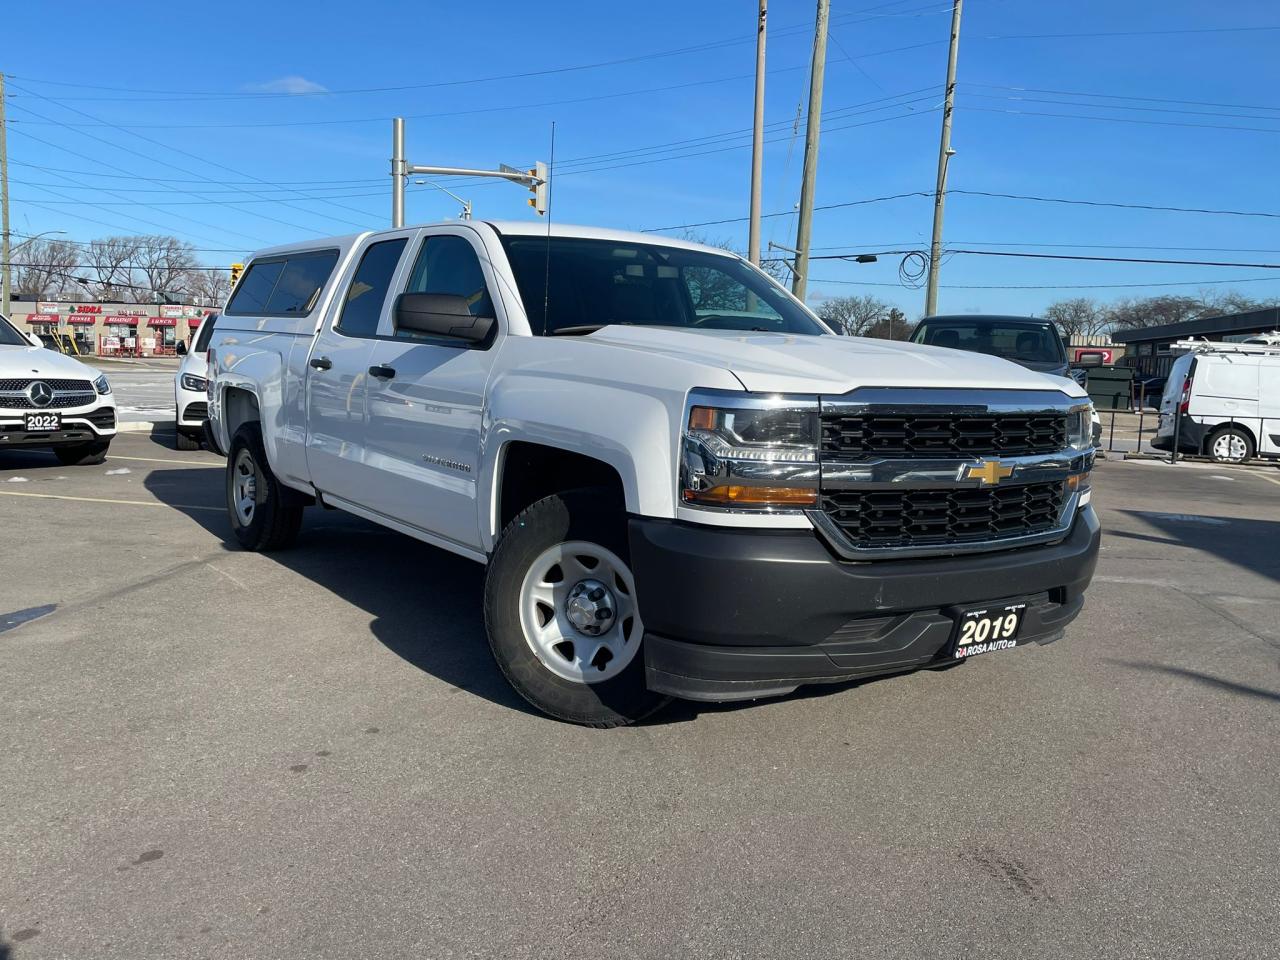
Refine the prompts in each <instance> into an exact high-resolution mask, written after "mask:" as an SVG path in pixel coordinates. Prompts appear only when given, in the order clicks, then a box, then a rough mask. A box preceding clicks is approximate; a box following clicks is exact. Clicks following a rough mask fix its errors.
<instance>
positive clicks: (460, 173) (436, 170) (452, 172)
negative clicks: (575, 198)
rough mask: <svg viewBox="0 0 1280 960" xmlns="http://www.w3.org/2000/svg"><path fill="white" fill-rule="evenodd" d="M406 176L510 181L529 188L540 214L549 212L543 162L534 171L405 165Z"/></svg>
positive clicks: (533, 203) (534, 204)
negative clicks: (480, 178) (489, 178)
mask: <svg viewBox="0 0 1280 960" xmlns="http://www.w3.org/2000/svg"><path fill="white" fill-rule="evenodd" d="M404 175H405V176H410V177H413V176H428V177H496V178H498V179H499V180H508V181H510V182H511V183H518V184H520V185H522V186H525V187H528V188H529V190H530V192H531V193H532V194H533V196H532V197H531V198H530V199H529V206H531V207H533V208H534V209H535V210H536V211H538V213H540V214H543V213H546V212H547V190H548V180H549V178H548V176H547V165H546V164H545V163H543V162H542V161H541V160H539V161H538V163H537V165H536V166H535V167H534V168H533V169H532V170H516V169H514V168H512V167H503V169H501V170H470V169H467V168H466V167H424V166H420V165H419V164H416V163H406V164H405V165H404Z"/></svg>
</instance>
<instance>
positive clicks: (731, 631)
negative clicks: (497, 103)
mask: <svg viewBox="0 0 1280 960" xmlns="http://www.w3.org/2000/svg"><path fill="white" fill-rule="evenodd" d="M957 356H958V355H957V354H956V353H955V352H954V351H948V350H941V349H938V348H935V347H931V346H927V345H915V344H901V343H890V342H886V341H875V340H862V339H856V338H849V337H839V336H836V335H834V333H833V332H832V331H831V330H830V329H829V328H827V327H826V326H825V325H824V324H823V323H822V321H820V320H819V319H818V318H817V317H816V316H814V315H813V313H811V312H810V311H809V310H808V308H807V307H805V305H804V304H803V303H801V302H800V301H799V300H797V299H796V298H794V297H793V296H792V295H791V294H790V293H789V292H788V291H786V290H785V289H784V288H782V287H781V286H780V285H778V284H777V283H776V282H775V281H773V280H772V279H771V278H770V277H768V275H767V274H765V273H763V272H762V271H760V270H759V269H758V268H756V267H755V266H753V265H751V264H750V263H748V262H746V261H745V260H743V259H742V258H740V257H738V256H736V255H733V254H731V253H727V252H726V251H724V250H719V249H715V248H710V247H705V246H701V245H698V244H693V243H687V242H684V241H678V240H670V239H666V238H660V237H655V236H651V235H648V234H634V233H626V232H622V231H615V230H606V229H601V228H593V227H578V226H569V225H561V224H557V225H555V226H554V227H551V228H550V229H548V228H547V227H546V226H545V225H542V224H530V223H511V222H475V221H467V222H453V223H443V224H431V225H425V226H416V227H408V228H402V229H394V230H387V231H379V232H377V233H366V234H359V235H355V236H349V237H339V238H334V239H332V240H324V241H315V242H309V243H305V244H296V245H289V246H285V247H278V248H273V249H270V250H265V251H262V252H261V253H259V254H257V255H256V256H255V257H253V258H252V260H251V261H250V263H249V264H248V267H247V269H246V271H245V273H244V275H243V277H242V279H241V280H240V283H239V284H238V286H237V288H236V290H235V292H234V293H233V295H232V297H231V299H230V301H229V302H228V304H227V307H226V309H225V310H224V311H223V313H222V315H221V316H220V318H219V321H218V326H217V328H216V330H215V331H214V334H213V339H212V341H211V344H210V366H209V377H210V379H211V388H210V407H209V416H210V428H211V429H210V434H211V436H212V438H213V440H214V442H215V443H216V445H217V446H218V447H219V448H221V449H222V450H224V451H226V453H227V455H228V466H227V479H226V491H227V506H228V516H229V521H230V523H231V527H232V530H233V532H234V533H235V535H236V537H237V539H238V540H239V542H240V543H241V544H243V545H244V546H245V547H247V548H249V549H256V550H272V549H280V548H283V547H285V546H288V545H290V544H291V543H292V542H293V540H294V539H295V537H296V534H297V532H298V529H299V526H300V524H301V522H302V516H303V513H304V510H305V508H306V507H307V506H308V505H311V504H315V503H321V504H323V505H325V506H329V507H335V508H338V509H342V510H346V511H348V512H350V513H352V514H355V515H357V516H361V517H364V518H366V519H368V520H371V521H373V522H376V523H379V524H382V525H384V526H387V527H389V528H391V529H394V530H398V531H400V532H402V533H405V534H407V535H409V536H412V537H416V538H418V539H420V540H423V541H425V542H427V543H431V544H434V545H436V546H438V547H440V548H442V549H445V550H448V551H451V552H453V553H455V554H458V555H459V556H461V557H465V558H468V559H470V560H474V561H477V562H480V563H484V564H486V565H487V568H488V569H487V574H486V594H485V605H486V625H487V626H486V629H487V634H488V640H489V644H490V648H491V649H492V650H493V653H494V656H495V660H496V662H497V664H498V666H499V668H500V669H501V670H502V672H503V674H504V675H505V676H506V677H507V678H508V680H509V681H510V682H511V683H512V685H513V686H514V687H515V689H516V690H517V691H519V692H520V693H521V695H522V696H524V697H525V698H526V699H528V700H529V701H530V702H531V703H533V704H534V705H536V706H537V707H538V708H539V709H541V710H543V711H545V712H546V713H548V714H550V715H552V716H555V717H558V718H561V719H564V720H568V721H572V722H577V723H583V724H587V725H592V726H612V725H616V724H619V723H629V722H634V721H635V720H637V719H640V718H641V717H643V716H646V715H648V714H649V713H650V712H652V711H653V710H655V709H657V708H658V707H659V706H660V705H661V704H662V702H664V700H665V699H666V698H668V697H672V696H677V697H687V698H692V699H704V700H731V699H751V698H757V697H764V696H774V695H778V694H782V693H786V692H788V691H790V690H794V689H795V688H796V687H798V686H800V685H801V684H806V683H820V682H834V681H839V680H846V679H850V678H855V677H860V676H870V675H876V674H884V673H893V672H901V671H903V670H909V669H916V668H921V667H930V666H941V665H948V664H951V663H955V662H958V661H960V660H963V659H966V658H968V657H971V656H973V655H975V654H977V653H985V652H990V651H994V650H1005V649H1009V648H1011V647H1015V646H1025V645H1027V644H1029V643H1040V644H1043V643H1047V642H1050V641H1052V640H1055V639H1057V638H1058V637H1059V636H1061V635H1062V633H1063V630H1064V628H1065V627H1066V625H1067V624H1068V623H1069V622H1070V621H1071V620H1072V619H1074V617H1075V616H1076V615H1077V614H1078V613H1079V611H1080V609H1081V605H1082V603H1083V593H1084V589H1085V587H1086V586H1087V584H1088V582H1089V579H1090V578H1091V576H1092V572H1093V568H1094V564H1095V562H1096V555H1097V548H1098V537H1099V530H1098V523H1097V519H1096V516H1095V515H1094V513H1093V510H1092V508H1091V506H1090V496H1091V489H1090V469H1091V467H1092V463H1093V451H1092V448H1091V446H1090V443H1089V434H1090V430H1089V424H1090V413H1091V408H1090V405H1089V403H1088V399H1087V397H1086V396H1085V395H1084V393H1083V391H1082V390H1081V389H1080V388H1079V387H1078V386H1077V385H1076V384H1074V383H1073V382H1072V381H1069V380H1064V379H1062V378H1056V377H1046V376H1043V375H1041V374H1039V373H1037V372H1034V371H1032V370H1028V369H1026V368H1024V367H1022V366H1018V365H1016V364H1012V363H1008V362H1006V361H1004V360H1001V359H998V358H995V357H991V356H982V355H972V356H964V357H963V359H961V360H959V361H957V359H956V357H957ZM424 602H429V601H424Z"/></svg>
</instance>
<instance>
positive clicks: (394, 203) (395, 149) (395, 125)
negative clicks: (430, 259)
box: [391, 117, 404, 227]
mask: <svg viewBox="0 0 1280 960" xmlns="http://www.w3.org/2000/svg"><path fill="white" fill-rule="evenodd" d="M391 226H393V227H403V226H404V117H395V118H393V119H392V121H391Z"/></svg>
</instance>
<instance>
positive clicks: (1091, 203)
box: [930, 188, 1280, 219]
mask: <svg viewBox="0 0 1280 960" xmlns="http://www.w3.org/2000/svg"><path fill="white" fill-rule="evenodd" d="M947 192H948V193H960V194H964V195H966V196H970V197H998V198H1000V199H1004V200H1030V201H1035V202H1037V203H1064V204H1071V205H1076V206H1083V207H1115V208H1119V209H1122V210H1157V211H1160V212H1164V213H1206V214H1213V215H1216V216H1225V217H1267V218H1270V219H1280V213H1266V212H1260V211H1257V210H1214V209H1206V208H1202V207H1168V206H1159V205H1157V204H1150V203H1118V202H1115V201H1109V200H1072V199H1067V198H1065V197H1040V196H1035V195H1032V194H1025V193H996V192H994V191H990V190H957V189H954V188H949V189H948V190H947ZM930 196H932V194H930Z"/></svg>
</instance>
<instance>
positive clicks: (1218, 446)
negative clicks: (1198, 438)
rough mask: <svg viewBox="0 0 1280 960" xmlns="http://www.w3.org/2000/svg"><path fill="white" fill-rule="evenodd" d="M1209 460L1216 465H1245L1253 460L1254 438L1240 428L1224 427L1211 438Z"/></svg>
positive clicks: (1208, 444)
mask: <svg viewBox="0 0 1280 960" xmlns="http://www.w3.org/2000/svg"><path fill="white" fill-rule="evenodd" d="M1206 446H1207V447H1208V448H1209V458H1210V459H1211V460H1213V461H1214V462H1215V463H1244V462H1246V461H1247V460H1251V459H1253V438H1252V437H1250V436H1249V434H1247V433H1245V432H1244V431H1243V430H1241V429H1240V428H1239V427H1223V428H1222V429H1220V430H1216V431H1215V432H1214V433H1213V435H1212V436H1210V437H1209V442H1208V443H1207V444H1206Z"/></svg>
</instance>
